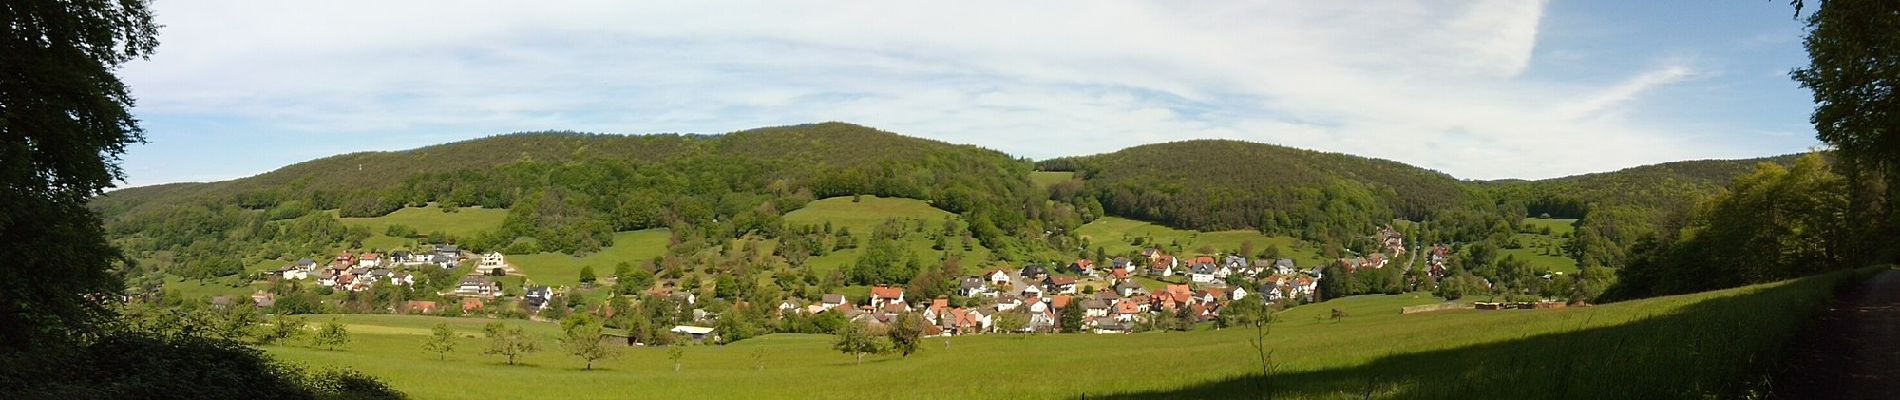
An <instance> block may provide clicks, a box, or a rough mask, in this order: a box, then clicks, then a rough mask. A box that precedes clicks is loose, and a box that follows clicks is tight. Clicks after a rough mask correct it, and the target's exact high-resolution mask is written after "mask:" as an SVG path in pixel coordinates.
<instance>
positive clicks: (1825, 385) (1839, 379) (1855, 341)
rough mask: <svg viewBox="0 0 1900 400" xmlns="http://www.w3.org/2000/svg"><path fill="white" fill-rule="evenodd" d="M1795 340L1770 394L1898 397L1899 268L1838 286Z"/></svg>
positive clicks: (1852, 397)
mask: <svg viewBox="0 0 1900 400" xmlns="http://www.w3.org/2000/svg"><path fill="white" fill-rule="evenodd" d="M1796 340H1797V343H1796V344H1795V345H1794V347H1793V349H1792V350H1793V351H1794V353H1793V354H1792V355H1790V359H1789V360H1788V361H1787V364H1786V365H1785V367H1784V369H1783V370H1782V373H1781V374H1780V375H1778V376H1776V379H1775V380H1774V381H1773V384H1774V396H1773V397H1774V398H1780V399H1897V398H1900V271H1892V270H1889V271H1885V272H1882V273H1880V274H1879V275H1875V276H1874V277H1873V278H1870V279H1868V280H1867V281H1866V282H1863V283H1861V284H1858V285H1856V286H1854V287H1852V288H1848V289H1846V290H1844V291H1842V292H1841V294H1840V298H1839V299H1838V302H1837V303H1836V304H1834V305H1833V306H1832V307H1830V308H1829V309H1828V310H1827V311H1826V312H1825V313H1823V314H1822V315H1821V316H1820V318H1819V319H1818V320H1817V321H1816V322H1815V325H1814V326H1811V327H1809V328H1808V329H1807V330H1805V331H1803V332H1802V334H1801V336H1800V337H1799V338H1798V339H1796Z"/></svg>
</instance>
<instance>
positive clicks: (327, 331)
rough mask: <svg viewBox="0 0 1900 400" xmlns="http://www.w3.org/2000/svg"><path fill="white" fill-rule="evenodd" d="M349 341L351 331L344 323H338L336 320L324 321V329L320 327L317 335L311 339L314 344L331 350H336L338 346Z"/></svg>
mask: <svg viewBox="0 0 1900 400" xmlns="http://www.w3.org/2000/svg"><path fill="white" fill-rule="evenodd" d="M349 342H350V331H349V330H347V329H344V328H343V324H340V323H337V322H336V320H330V322H325V323H323V329H318V330H317V335H316V336H314V337H312V338H311V339H310V343H311V344H312V345H316V346H321V347H323V348H326V349H330V350H336V347H337V346H342V345H344V344H346V343H349Z"/></svg>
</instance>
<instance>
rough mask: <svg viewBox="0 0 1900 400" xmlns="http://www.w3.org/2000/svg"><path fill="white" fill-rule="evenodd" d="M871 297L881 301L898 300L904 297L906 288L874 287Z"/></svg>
mask: <svg viewBox="0 0 1900 400" xmlns="http://www.w3.org/2000/svg"><path fill="white" fill-rule="evenodd" d="M871 297H875V298H880V299H896V298H900V297H904V288H900V287H891V286H872V287H871Z"/></svg>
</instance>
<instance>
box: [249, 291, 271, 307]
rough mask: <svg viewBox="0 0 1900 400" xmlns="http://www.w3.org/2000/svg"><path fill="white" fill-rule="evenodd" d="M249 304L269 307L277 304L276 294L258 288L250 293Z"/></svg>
mask: <svg viewBox="0 0 1900 400" xmlns="http://www.w3.org/2000/svg"><path fill="white" fill-rule="evenodd" d="M251 304H256V305H257V308H271V306H275V305H277V295H275V294H271V292H266V291H262V290H259V291H257V293H252V294H251Z"/></svg>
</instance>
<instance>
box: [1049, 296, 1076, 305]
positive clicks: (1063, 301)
mask: <svg viewBox="0 0 1900 400" xmlns="http://www.w3.org/2000/svg"><path fill="white" fill-rule="evenodd" d="M1070 299H1071V297H1069V295H1065V294H1059V295H1056V296H1055V297H1050V298H1049V305H1051V306H1055V307H1056V308H1067V307H1068V306H1069V300H1070Z"/></svg>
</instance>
